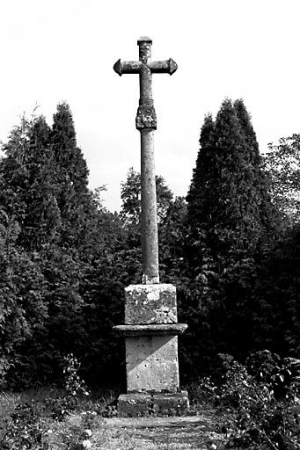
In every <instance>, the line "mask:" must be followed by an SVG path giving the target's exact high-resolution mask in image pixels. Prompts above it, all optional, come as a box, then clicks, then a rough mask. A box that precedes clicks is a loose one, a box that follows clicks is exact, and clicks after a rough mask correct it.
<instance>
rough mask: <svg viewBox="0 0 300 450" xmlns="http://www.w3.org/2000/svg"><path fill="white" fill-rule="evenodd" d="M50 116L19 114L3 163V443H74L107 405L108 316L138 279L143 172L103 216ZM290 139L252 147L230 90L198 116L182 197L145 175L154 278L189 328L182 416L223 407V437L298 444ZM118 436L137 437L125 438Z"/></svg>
mask: <svg viewBox="0 0 300 450" xmlns="http://www.w3.org/2000/svg"><path fill="white" fill-rule="evenodd" d="M53 119H54V120H53V125H52V126H51V127H50V126H49V125H48V124H47V123H46V121H45V119H44V118H43V117H35V116H33V117H32V118H31V119H30V120H27V119H26V118H25V117H23V118H22V119H21V123H20V124H19V125H17V126H16V127H14V129H13V130H12V132H11V134H10V137H9V139H8V141H7V142H6V143H4V144H3V146H2V150H3V153H4V155H3V157H2V158H1V159H0V343H1V353H0V388H1V391H2V395H1V439H2V443H3V445H6V447H3V448H7V449H8V450H14V449H21V448H36V449H42V448H44V449H45V448H49V449H50V448H53V449H54V448H70V449H80V448H82V442H83V441H89V436H86V434H84V433H85V432H84V430H90V428H89V426H90V427H91V428H92V427H93V426H94V425H93V424H97V426H96V425H95V427H96V428H97V427H98V428H97V429H99V426H100V425H99V424H101V420H102V419H101V418H103V416H105V415H106V416H111V417H113V416H114V415H115V414H116V408H115V405H114V401H115V398H116V386H118V389H117V390H120V391H122V390H124V388H123V387H122V386H124V378H125V371H124V348H123V341H122V340H120V339H118V338H117V337H116V336H115V335H114V334H113V332H112V327H113V325H116V324H120V323H122V321H123V305H124V288H125V287H126V286H128V285H129V284H132V283H137V282H139V281H140V279H141V245H140V229H139V227H140V186H139V183H140V175H139V174H138V173H136V172H135V171H134V170H133V169H130V170H129V173H128V177H127V180H126V181H124V183H122V186H121V198H122V208H121V212H120V213H119V214H117V213H114V214H113V213H111V212H110V211H108V210H107V209H106V208H105V207H104V206H103V204H102V203H101V195H100V194H101V190H102V189H103V187H99V188H98V189H96V190H95V191H94V192H92V191H91V190H89V188H88V168H87V164H86V161H85V159H84V157H83V153H82V151H81V149H80V148H78V146H77V143H76V132H75V125H74V122H73V118H72V113H71V110H70V108H69V106H68V105H67V104H66V103H62V104H59V105H58V107H57V111H56V113H55V114H54V117H53ZM299 141H300V139H299V136H298V135H293V136H292V137H290V138H284V139H282V140H281V141H280V143H279V145H278V146H273V145H272V146H270V152H269V153H268V154H267V155H266V156H264V157H261V156H260V154H259V149H258V144H257V140H256V136H255V132H254V130H253V127H252V123H251V118H250V115H249V113H248V111H247V109H246V107H245V105H244V103H243V101H242V100H237V101H235V102H232V101H231V100H225V101H224V102H223V104H222V105H221V108H220V110H219V112H218V113H217V115H216V118H215V119H214V118H213V117H212V115H208V116H207V117H206V118H205V120H204V124H203V127H202V129H201V134H200V148H199V152H198V155H197V160H196V165H195V169H194V171H193V176H192V181H191V185H190V188H189V192H188V194H187V197H186V199H185V198H174V196H173V194H172V192H171V191H170V189H169V188H168V186H167V183H166V182H165V180H164V179H163V178H162V177H160V176H157V198H158V226H159V252H160V275H161V281H162V282H168V283H173V284H175V285H176V287H177V293H178V310H179V319H180V321H181V322H186V323H188V324H189V328H188V331H187V332H186V334H185V335H183V337H182V338H181V340H180V343H181V347H180V365H181V379H182V381H183V383H185V384H186V385H187V386H188V389H189V390H190V392H191V393H194V396H193V408H192V409H193V410H194V411H195V412H197V411H198V412H199V408H202V407H203V404H202V403H201V402H202V401H204V400H205V404H206V405H207V404H208V400H209V399H210V401H211V403H210V404H211V406H213V407H214V408H215V407H216V404H217V406H218V408H221V410H222V415H223V416H224V417H226V420H228V424H229V425H228V426H227V425H226V426H225V425H224V427H225V428H226V429H227V430H231V431H230V432H228V433H227V438H228V439H227V441H228V442H227V444H226V445H227V448H253V449H254V448H265V449H268V448H271V449H275V448H276V449H277V448H278V449H289V448H291V449H292V448H298V447H297V445H298V444H297V439H299V436H298V435H297V429H296V427H295V424H297V423H298V422H297V421H299V411H298V408H299V391H298V389H299V387H298V385H297V382H298V381H299V379H297V378H295V376H296V375H295V376H294V375H293V371H292V370H291V368H290V366H289V365H288V361H289V364H290V362H291V361H294V362H295V365H297V362H296V361H297V360H296V358H300V344H299V342H300V306H299V305H300V301H299V300H300V299H299V292H300V289H299V280H300V277H299V259H300V245H299V236H300V231H299V199H298V196H299V194H298V193H299V173H300V160H299V155H298V153H299V152H298V150H299ZM265 349H268V351H265ZM257 352H258V353H257ZM270 352H272V353H270ZM219 354H222V355H232V357H229V356H223V359H222V361H223V366H226V370H227V371H225V372H224V370H223V369H222V370H223V372H222V370H221V369H220V370H219V369H216V367H215V362H216V360H217V355H219ZM253 354H255V355H256V357H255V358H256V359H255V358H254V359H253V357H251V355H253ZM276 355H277V356H276ZM251 358H252V359H251ZM286 358H290V359H289V360H287V359H286ZM291 358H294V359H293V360H292V359H291ZM261 366H262V367H263V369H262V368H261ZM266 367H267V369H266ZM293 367H294V366H293ZM221 373H222V375H221ZM213 374H215V375H217V374H219V378H218V377H216V379H214V378H213V376H212V375H213ZM261 374H262V376H261ZM297 376H299V374H298V375H297ZM66 377H67V378H68V382H67V381H66ZM83 379H84V380H86V384H84V383H83V381H82V380H83ZM49 386H50V388H49ZM88 387H89V388H90V389H91V391H92V392H97V391H98V392H99V389H104V387H105V388H106V389H109V388H111V389H113V391H114V392H115V394H113V396H112V397H113V398H110V399H109V400H104V399H101V398H100V397H99V396H98V397H97V396H96V395H95V394H91V395H85V394H87V393H88V392H89V388H88ZM28 389H31V392H33V391H35V392H38V396H37V395H33V394H32V393H31V394H30V393H28ZM49 389H50V390H49ZM9 392H10V393H9ZM11 392H22V393H21V394H11ZM43 392H44V395H43V394H42V393H43ZM279 392H281V393H280V395H279ZM282 393H284V395H283V394H282ZM204 397H205V398H204ZM222 408H223V409H222ZM224 408H225V409H224ZM226 408H229V409H228V410H227V409H226ZM92 413H97V414H92ZM100 429H101V427H100ZM47 430H52V434H51V433H50V434H51V436H50V435H49V433H48V434H47ZM66 430H69V431H68V432H67V431H66ZM253 430H254V431H253ZM225 434H226V433H225ZM69 435H72V437H70V438H69V437H67V436H69ZM93 436H94V435H93ZM52 438H53V439H54V440H53V441H51V439H52ZM110 438H111V439H112V435H111V436H110ZM110 438H109V437H108V439H110ZM55 439H56V440H57V442H58V443H59V445H61V447H57V445H58V444H56V443H55V442H56V441H55ZM68 439H69V440H68ZM95 439H96V438H95ZM103 439H104V437H103ZM124 439H125V438H124ZM239 439H242V441H241V440H239ZM243 439H244V441H243ZM104 440H105V439H104ZM54 441H55V442H54ZM113 442H115V441H113V440H111V441H110V444H109V446H111V448H114V447H113V445H115V444H114V443H113ZM22 445H23V447H22ZM51 445H52V447H51ZM55 445H56V447H55ZM87 445H88V444H87ZM95 445H96V444H95ZM97 445H98V447H95V448H105V447H101V446H99V445H100V444H99V443H97ZM101 445H102V444H101ZM103 445H104V444H103ZM107 445H108V444H107ZM122 445H123V447H122V448H135V447H134V445H135V443H134V441H133V440H131V439H130V438H129V437H128V436H127V437H126V439H125V440H124V442H123V444H122ZM164 445H165V447H161V448H167V447H166V445H167V444H166V443H165V444H164ZM168 445H169V444H168ZM216 445H218V446H219V447H218V448H222V447H221V445H225V439H223V441H222V443H218V444H216ZM47 446H48V447H47ZM120 446H121V444H120ZM126 446H127V447H126ZM130 446H131V447H130ZM137 447H138V444H137ZM106 448H107V447H106ZM116 448H117V447H116ZM149 448H150V447H149ZM153 448H154V447H153ZM170 448H171V447H170ZM195 448H197V447H195ZM211 448H213V447H211Z"/></svg>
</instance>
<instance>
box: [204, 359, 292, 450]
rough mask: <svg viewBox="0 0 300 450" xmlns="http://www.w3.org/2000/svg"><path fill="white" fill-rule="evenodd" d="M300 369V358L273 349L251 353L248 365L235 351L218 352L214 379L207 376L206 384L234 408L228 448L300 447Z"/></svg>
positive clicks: (221, 403) (220, 402)
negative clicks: (271, 350) (235, 358)
mask: <svg viewBox="0 0 300 450" xmlns="http://www.w3.org/2000/svg"><path fill="white" fill-rule="evenodd" d="M299 363H300V362H299ZM291 366H292V367H293V370H294V371H292V368H291ZM296 367H300V364H299V366H297V364H296V361H295V360H293V359H289V358H286V359H281V358H280V357H279V356H278V355H276V354H274V355H273V354H271V352H269V351H263V352H257V353H253V354H251V355H250V356H249V358H248V359H247V361H246V366H244V365H242V364H240V363H239V362H237V361H235V360H234V358H233V357H232V356H230V355H226V354H220V355H218V363H217V368H216V371H215V373H214V377H213V381H212V380H210V381H209V382H208V381H207V379H206V383H205V385H206V386H208V387H209V390H210V392H212V393H214V400H215V403H216V404H217V405H218V406H219V407H220V408H223V409H224V408H226V409H227V410H228V411H230V412H231V420H230V423H229V426H228V427H229V429H231V432H230V437H229V440H228V442H227V444H226V448H234V449H235V448H238V449H244V448H245V449H246V448H248V449H265V450H269V449H270V450H274V449H279V450H295V449H297V448H298V449H300V443H299V439H300V390H299V380H300V377H299V374H298V373H297V370H296V369H295V368H296ZM212 385H213V386H212Z"/></svg>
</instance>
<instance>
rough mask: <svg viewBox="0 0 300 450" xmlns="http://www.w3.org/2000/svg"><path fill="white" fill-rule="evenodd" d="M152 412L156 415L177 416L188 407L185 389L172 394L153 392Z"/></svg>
mask: <svg viewBox="0 0 300 450" xmlns="http://www.w3.org/2000/svg"><path fill="white" fill-rule="evenodd" d="M152 401H153V412H154V414H158V415H160V414H161V415H172V416H178V415H181V414H184V413H185V412H186V411H187V410H188V409H189V397H188V393H187V391H181V392H176V393H174V394H155V395H153V398H152Z"/></svg>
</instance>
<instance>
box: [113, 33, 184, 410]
mask: <svg viewBox="0 0 300 450" xmlns="http://www.w3.org/2000/svg"><path fill="white" fill-rule="evenodd" d="M137 44H138V46H139V61H121V60H118V61H117V62H116V63H115V65H114V70H115V72H117V73H118V74H119V75H120V76H121V75H123V74H132V73H136V74H139V78H140V100H139V107H138V111H137V116H136V128H137V129H138V130H139V131H140V133H141V192H142V224H141V225H142V229H141V237H142V267H143V275H142V283H141V284H137V285H132V286H129V287H127V288H126V289H125V325H117V326H115V327H114V330H115V331H116V332H118V333H120V334H121V335H122V336H124V337H125V347H126V377H127V394H122V395H120V397H119V400H118V410H119V414H120V415H125V416H136V415H148V414H151V413H158V414H168V415H176V414H180V413H183V412H184V411H185V410H186V409H187V408H188V395H187V392H186V391H181V390H180V385H179V368H178V338H177V335H178V334H181V333H183V332H184V331H185V330H186V328H187V325H186V324H180V323H178V321H177V303H176V288H175V286H173V285H172V284H162V283H160V282H159V262H158V233H157V207H156V182H155V168H154V130H156V127H157V120H156V113H155V109H154V105H153V99H152V74H153V73H169V74H170V75H172V74H173V73H174V72H175V71H176V70H177V64H176V63H175V61H173V60H172V59H168V60H166V61H153V62H152V61H151V60H150V59H151V45H152V41H151V39H149V38H148V37H142V38H140V39H139V40H138V42H137Z"/></svg>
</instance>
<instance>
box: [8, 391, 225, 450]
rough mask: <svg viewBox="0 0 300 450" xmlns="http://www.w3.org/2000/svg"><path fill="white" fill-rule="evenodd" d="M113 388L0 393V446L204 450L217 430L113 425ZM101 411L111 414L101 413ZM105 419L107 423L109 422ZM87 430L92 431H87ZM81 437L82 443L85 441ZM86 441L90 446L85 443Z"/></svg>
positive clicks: (73, 449)
mask: <svg viewBox="0 0 300 450" xmlns="http://www.w3.org/2000/svg"><path fill="white" fill-rule="evenodd" d="M116 398H117V393H116V392H114V391H112V390H110V391H98V392H96V393H94V394H93V395H91V398H89V397H88V398H82V399H81V400H78V399H77V400H76V401H74V399H72V398H69V397H68V396H67V395H66V392H65V391H61V390H58V389H38V390H30V391H26V392H23V393H5V392H3V393H1V394H0V448H1V449H5V450H6V449H7V450H21V449H22V450H23V449H24V450H25V449H27V448H28V449H29V448H31V449H33V450H63V449H69V450H84V449H85V448H87V449H88V448H90V449H91V450H196V449H198V450H202V449H211V450H213V449H221V448H223V447H221V444H220V445H219V443H218V446H215V447H213V446H212V445H213V442H217V438H218V435H217V434H216V433H214V431H213V430H206V431H204V432H203V431H202V432H199V430H198V431H197V430H191V429H189V430H188V429H187V430H184V429H180V430H178V429H175V428H172V429H170V428H163V427H159V428H156V427H152V428H145V429H144V428H140V427H135V426H130V427H129V428H124V427H120V426H117V425H114V416H115V415H116V407H115V406H114V404H113V403H114V402H115V400H116ZM103 416H110V419H109V420H107V419H104V417H103ZM108 423H109V424H108ZM86 430H90V432H91V436H87V434H86ZM84 443H85V445H86V447H84V446H83V444H84ZM89 445H90V447H89Z"/></svg>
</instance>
